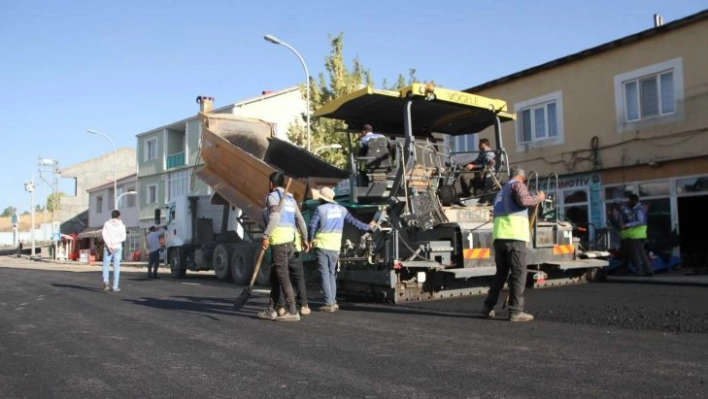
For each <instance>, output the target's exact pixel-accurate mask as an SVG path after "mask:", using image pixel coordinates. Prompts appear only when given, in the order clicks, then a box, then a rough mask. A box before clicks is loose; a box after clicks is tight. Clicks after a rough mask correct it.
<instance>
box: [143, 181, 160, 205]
mask: <svg viewBox="0 0 708 399" xmlns="http://www.w3.org/2000/svg"><path fill="white" fill-rule="evenodd" d="M146 194H147V198H145V202H147V203H148V204H156V203H157V184H151V185H149V186H147V192H146Z"/></svg>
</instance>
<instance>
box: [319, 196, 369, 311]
mask: <svg viewBox="0 0 708 399" xmlns="http://www.w3.org/2000/svg"><path fill="white" fill-rule="evenodd" d="M318 194H319V195H318V197H319V199H320V200H321V203H322V204H321V205H320V206H318V207H317V209H315V211H314V212H313V213H312V218H311V219H310V228H309V231H308V236H309V237H311V238H312V243H311V244H310V246H311V247H312V248H314V250H315V257H316V258H317V265H318V270H319V272H320V277H321V279H322V291H323V292H324V297H325V306H323V307H321V308H320V310H321V311H323V312H336V311H337V310H339V305H337V300H336V297H337V262H338V261H339V252H340V250H341V247H342V232H343V231H344V222H347V223H349V224H351V225H352V226H354V227H356V228H357V229H359V230H361V231H369V229H370V227H371V226H372V225H373V222H372V224H370V225H367V224H366V223H363V222H360V221H359V220H356V219H355V218H354V217H352V215H351V214H349V211H347V208H345V207H343V206H341V205H339V204H336V203H335V202H334V191H333V190H332V189H331V188H329V187H323V188H321V189H320V190H319V193H318Z"/></svg>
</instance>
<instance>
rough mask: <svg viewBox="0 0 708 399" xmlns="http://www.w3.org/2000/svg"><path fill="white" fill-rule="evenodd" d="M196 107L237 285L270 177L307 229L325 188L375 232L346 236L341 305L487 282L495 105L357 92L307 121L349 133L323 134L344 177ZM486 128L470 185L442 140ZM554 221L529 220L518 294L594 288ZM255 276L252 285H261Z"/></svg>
mask: <svg viewBox="0 0 708 399" xmlns="http://www.w3.org/2000/svg"><path fill="white" fill-rule="evenodd" d="M200 99H201V100H200V103H201V104H202V108H203V109H202V110H201V111H200V113H199V117H200V119H201V120H202V141H201V154H202V158H203V159H204V166H203V167H202V168H201V169H200V170H199V171H198V172H197V175H198V176H199V177H200V178H201V179H202V180H204V181H205V182H206V183H207V184H209V185H210V186H211V187H212V189H213V190H214V192H215V195H214V198H215V199H213V200H212V202H214V203H224V204H228V206H230V207H231V208H234V209H235V208H238V209H239V210H240V212H242V216H241V217H240V219H239V220H240V223H241V228H242V229H243V231H244V232H243V234H242V235H239V238H238V239H239V240H243V241H242V242H232V243H230V244H226V245H230V247H228V248H225V249H223V250H221V251H220V253H226V254H229V258H228V259H224V260H223V262H226V261H227V260H228V264H229V265H230V266H231V267H230V268H229V269H230V272H231V276H232V277H234V278H236V277H238V278H237V282H244V281H245V280H244V279H243V278H242V277H243V276H247V275H250V271H251V270H252V263H253V262H252V260H253V257H254V253H255V252H256V250H255V247H254V244H253V243H252V241H253V240H254V239H256V238H257V233H256V234H255V235H254V234H253V233H252V232H253V231H254V230H253V229H252V228H249V227H248V226H249V225H250V226H254V225H258V224H260V227H261V228H262V227H263V226H262V223H263V220H262V219H263V218H262V210H263V208H264V207H265V195H266V193H267V190H268V176H269V175H270V173H272V172H273V171H276V170H278V171H281V172H283V173H285V174H286V175H287V176H289V177H292V178H293V179H294V180H293V183H292V185H291V191H292V192H293V195H294V196H295V198H296V200H297V201H298V203H300V204H301V205H302V212H303V216H305V218H306V219H307V218H308V216H309V215H310V214H311V213H312V212H313V210H314V209H315V208H316V207H317V206H318V205H319V203H318V202H317V201H314V200H311V199H310V198H313V196H312V192H313V190H314V189H317V188H318V187H321V186H330V187H336V192H337V193H338V195H337V197H336V201H337V202H338V203H340V204H341V205H343V206H345V207H347V209H348V210H349V211H350V213H352V214H353V215H354V216H355V217H357V218H358V219H359V220H362V221H365V222H369V221H372V220H373V221H375V222H376V223H375V225H376V228H375V231H373V232H371V233H367V234H365V235H363V236H362V235H361V234H360V232H358V231H357V230H355V229H353V228H345V231H344V239H343V244H342V250H341V254H340V264H339V273H338V276H337V279H338V292H339V293H340V294H341V295H343V296H352V297H361V296H364V297H368V298H374V299H377V300H381V301H386V302H390V303H400V302H406V301H423V300H432V299H442V298H450V297H455V296H462V295H474V294H482V293H485V292H486V291H487V289H488V287H489V285H490V282H491V278H492V276H493V275H494V274H495V271H496V267H495V264H494V250H493V245H492V216H493V215H492V206H491V204H490V198H493V197H494V195H495V193H496V192H497V191H498V189H499V187H500V186H501V185H502V184H503V183H504V182H505V181H507V180H508V178H509V176H508V175H509V166H510V165H509V159H508V155H507V153H506V151H505V150H504V146H503V142H502V130H501V129H502V124H503V123H504V122H510V121H513V120H514V115H513V114H512V113H509V112H508V110H507V106H506V103H505V102H504V101H502V100H498V99H491V98H486V97H483V96H478V95H474V94H470V93H465V92H461V91H455V90H449V89H444V88H441V87H434V86H432V85H426V84H413V85H411V86H408V87H406V88H403V89H401V90H379V89H374V88H371V87H367V88H364V89H361V90H358V91H355V92H353V93H350V94H348V95H345V96H342V97H339V98H337V99H335V100H333V101H331V102H330V103H327V104H325V105H323V106H322V107H321V108H319V109H318V110H317V111H316V112H315V114H314V117H316V118H317V117H319V118H333V119H338V120H341V121H344V122H345V123H346V125H347V126H348V128H347V129H346V130H345V131H343V132H331V134H332V135H336V134H346V136H347V140H346V142H347V143H348V147H349V148H348V156H349V162H348V168H347V170H343V169H340V168H336V167H334V166H333V165H330V164H328V163H326V162H325V161H324V160H322V159H321V158H319V157H317V156H315V155H313V154H311V153H309V152H307V151H305V150H303V149H301V148H299V147H297V146H294V145H292V144H290V143H288V142H286V141H283V140H279V139H277V138H275V137H274V135H273V132H272V127H269V126H270V125H269V124H268V123H267V122H264V121H260V120H249V119H246V118H242V117H238V116H234V115H228V114H215V113H212V112H210V111H211V103H210V101H211V100H210V99H209V98H206V97H200ZM366 124H371V125H373V126H374V127H375V130H376V132H377V133H379V134H380V137H379V138H378V140H376V141H375V142H372V141H370V142H369V145H368V151H367V153H365V154H364V153H361V152H359V151H358V148H359V144H358V143H357V141H356V139H355V137H354V134H355V132H357V131H360V130H361V128H362V127H363V126H364V125H366ZM487 128H492V129H493V130H494V139H495V144H496V146H495V149H494V151H495V155H496V159H497V162H496V164H495V167H494V168H493V169H490V170H485V171H483V172H481V173H482V175H481V177H480V176H477V175H476V176H474V177H470V176H469V172H467V171H465V170H464V164H461V163H459V162H458V161H457V160H456V158H455V157H454V156H452V155H451V154H450V152H449V151H447V150H446V149H445V145H444V136H445V135H449V136H453V137H454V136H458V135H463V134H471V133H477V132H482V131H484V130H485V129H487ZM381 138H383V139H381ZM333 141H334V140H333ZM529 175H530V179H529V186H530V188H531V190H534V189H537V188H538V180H539V177H538V176H537V175H536V174H535V173H533V172H531V173H529ZM544 178H546V179H551V180H552V179H557V176H554V175H552V176H547V177H544ZM552 208H553V203H552V200H551V201H548V203H547V204H544V206H542V207H541V208H540V209H536V210H535V212H534V215H553V212H549V211H548V209H552ZM555 215H556V216H550V217H544V218H539V217H536V216H532V220H533V221H532V223H531V226H532V232H531V233H532V240H531V242H530V243H529V248H528V251H529V253H528V256H527V261H528V269H529V286H533V287H541V286H548V285H557V284H562V283H575V282H581V281H587V280H590V279H595V278H598V276H601V275H602V270H604V268H606V267H607V265H608V262H607V260H606V259H603V256H604V254H599V253H588V252H582V251H580V250H579V248H578V246H577V245H575V243H576V240H575V239H574V237H573V234H572V225H571V224H570V223H568V222H565V221H562V220H559V219H558V216H557V213H556V214H555ZM249 236H250V238H249ZM249 240H250V241H251V242H250V243H249V242H248V241H249ZM213 245H214V244H213V243H211V244H209V246H207V247H206V249H207V250H208V248H209V247H210V246H213ZM219 245H221V244H219ZM201 248H202V250H204V248H205V247H204V244H201ZM168 252H170V253H168V258H169V259H175V261H174V262H172V261H170V265H171V269H175V268H176V269H177V270H178V271H179V270H181V268H184V265H185V262H186V264H189V263H190V261H191V262H192V263H193V262H194V260H195V259H196V256H197V254H196V252H195V253H194V255H193V256H192V257H191V258H189V259H184V258H183V256H185V255H184V253H183V251H181V250H172V251H170V250H169V249H168ZM201 259H202V260H204V259H205V257H204V256H202V257H201ZM213 259H214V257H213V256H212V260H213ZM304 259H305V264H306V268H307V270H316V268H315V267H314V265H313V263H314V259H313V258H312V256H306V257H305V258H304ZM219 262H221V260H220V261H219ZM173 263H174V264H176V265H177V266H175V267H173V266H172V265H173ZM266 263H267V262H266ZM265 270H266V271H265V272H263V273H262V276H261V277H262V278H261V279H260V280H259V281H261V282H265V281H264V280H265V279H266V277H267V268H266V269H265ZM173 274H174V272H173ZM177 274H178V275H179V272H178V273H177ZM220 274H221V275H222V277H223V276H224V275H225V272H224V273H220Z"/></svg>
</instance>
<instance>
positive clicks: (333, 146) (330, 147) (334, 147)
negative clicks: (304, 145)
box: [313, 144, 342, 155]
mask: <svg viewBox="0 0 708 399" xmlns="http://www.w3.org/2000/svg"><path fill="white" fill-rule="evenodd" d="M340 149H342V145H341V144H330V145H323V146H322V147H317V148H315V151H313V153H314V154H315V155H317V154H318V153H319V152H320V151H324V150H340Z"/></svg>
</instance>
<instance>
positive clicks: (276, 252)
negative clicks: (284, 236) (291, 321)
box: [270, 243, 297, 314]
mask: <svg viewBox="0 0 708 399" xmlns="http://www.w3.org/2000/svg"><path fill="white" fill-rule="evenodd" d="M270 254H271V255H272V257H273V266H272V269H271V270H273V269H274V270H275V277H276V278H277V286H278V287H277V289H276V287H275V284H273V280H272V279H271V290H270V299H271V306H275V304H277V303H278V298H279V297H280V292H281V290H282V292H283V294H284V296H285V303H286V304H287V307H288V311H289V312H290V313H292V314H295V313H297V307H296V306H295V292H294V291H293V285H292V283H291V282H290V273H289V272H288V264H289V262H291V261H292V259H293V258H294V255H295V246H294V245H293V243H287V244H279V245H271V246H270ZM271 276H273V274H271Z"/></svg>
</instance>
